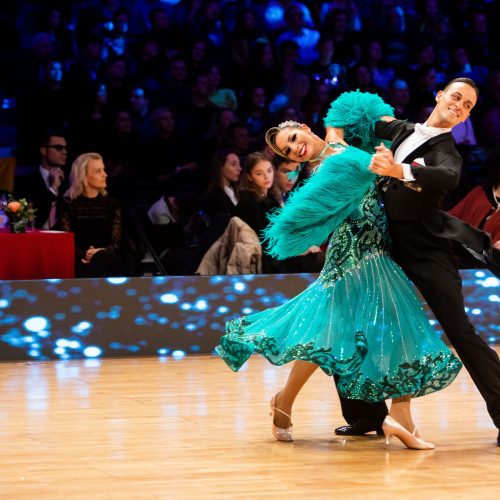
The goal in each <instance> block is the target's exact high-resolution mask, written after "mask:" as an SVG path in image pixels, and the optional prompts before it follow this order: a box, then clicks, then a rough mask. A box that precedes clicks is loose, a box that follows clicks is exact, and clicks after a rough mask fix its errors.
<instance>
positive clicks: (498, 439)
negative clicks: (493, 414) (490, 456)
mask: <svg viewBox="0 0 500 500" xmlns="http://www.w3.org/2000/svg"><path fill="white" fill-rule="evenodd" d="M497 446H500V431H498V436H497Z"/></svg>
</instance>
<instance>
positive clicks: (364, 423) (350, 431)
mask: <svg viewBox="0 0 500 500" xmlns="http://www.w3.org/2000/svg"><path fill="white" fill-rule="evenodd" d="M372 431H375V432H376V433H377V434H378V435H379V436H383V435H384V431H383V430H382V423H381V422H375V421H373V420H365V419H362V420H357V421H356V422H354V423H352V424H351V425H341V426H340V427H337V428H336V429H335V434H337V435H339V436H363V435H364V434H366V433H367V432H372Z"/></svg>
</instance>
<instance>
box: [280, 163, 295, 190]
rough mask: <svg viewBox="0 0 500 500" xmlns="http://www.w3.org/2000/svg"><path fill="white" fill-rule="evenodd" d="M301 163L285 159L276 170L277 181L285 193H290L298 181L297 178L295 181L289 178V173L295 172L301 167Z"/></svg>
mask: <svg viewBox="0 0 500 500" xmlns="http://www.w3.org/2000/svg"><path fill="white" fill-rule="evenodd" d="M299 166H300V163H299V162H296V161H290V162H288V161H285V162H284V163H282V164H281V165H280V166H279V167H278V169H277V170H276V182H277V184H278V187H279V189H280V190H281V191H282V192H283V193H288V192H290V191H291V190H292V188H293V186H294V185H295V183H296V182H297V178H295V179H294V180H293V181H292V180H290V179H289V178H288V174H289V173H290V172H294V171H295V170H297V168H299Z"/></svg>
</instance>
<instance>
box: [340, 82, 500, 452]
mask: <svg viewBox="0 0 500 500" xmlns="http://www.w3.org/2000/svg"><path fill="white" fill-rule="evenodd" d="M477 98H478V89H477V87H476V85H475V84H474V82H473V81H472V80H470V79H468V78H457V79H455V80H452V81H450V82H449V83H448V84H447V85H446V87H445V88H444V90H440V91H439V92H438V94H437V96H436V106H435V108H434V110H433V111H432V113H431V115H430V116H429V118H428V120H427V122H426V123H425V124H424V125H420V124H417V125H415V124H412V123H408V122H406V121H401V120H393V119H387V120H386V119H385V118H384V119H383V121H380V122H378V123H377V125H376V127H375V135H376V136H377V137H379V138H381V139H388V140H391V141H392V147H391V150H389V149H387V148H386V147H385V146H383V145H381V146H379V147H377V148H376V150H377V152H376V154H375V155H374V158H373V161H372V165H371V167H370V168H371V170H372V171H373V172H374V173H376V174H378V175H380V176H383V177H386V178H388V182H386V183H385V185H384V182H382V185H384V186H383V188H382V192H383V198H384V204H385V209H386V212H387V217H388V220H389V229H390V234H391V238H392V241H393V246H394V258H395V260H396V262H397V263H398V264H399V265H400V266H401V267H402V268H403V270H404V271H405V273H406V274H407V275H408V277H409V278H410V279H411V280H412V281H413V282H414V283H415V285H416V286H417V287H418V289H419V290H420V292H421V293H422V295H423V297H424V298H425V300H426V301H427V303H428V304H429V307H430V308H431V309H432V311H433V313H434V315H435V316H436V318H437V320H438V321H439V323H440V324H441V326H442V328H443V330H444V332H445V333H446V335H447V337H448V339H449V341H450V342H451V344H452V345H453V347H454V348H455V349H456V351H457V354H458V356H459V357H460V359H461V360H462V362H463V364H464V366H465V368H466V369H467V370H468V372H469V374H470V376H471V378H472V380H473V381H474V383H475V385H476V387H477V388H478V390H479V392H480V393H481V395H482V396H483V398H484V400H485V401H486V405H487V409H488V412H489V414H490V415H491V418H492V419H493V422H494V424H495V425H496V427H497V428H500V360H499V358H498V355H497V354H496V352H495V351H494V350H492V349H490V348H489V347H488V345H487V344H486V342H484V340H483V339H482V338H481V337H480V336H479V335H477V333H476V331H475V330H474V327H473V326H472V324H471V322H470V320H469V318H468V317H467V315H466V314H465V311H464V299H463V296H462V282H461V278H460V275H459V272H458V269H457V266H456V263H455V262H456V261H455V258H454V254H453V249H452V242H451V240H458V241H467V242H468V243H469V245H470V246H472V247H474V246H475V247H476V249H477V248H478V247H481V242H478V240H477V238H476V236H474V234H472V233H471V230H470V228H469V226H465V225H461V224H460V222H459V221H457V220H456V219H454V218H452V217H451V216H448V215H447V214H446V213H444V212H443V211H441V210H440V209H439V205H440V202H441V201H442V200H443V198H444V196H445V195H446V192H447V191H448V190H450V189H453V188H454V187H455V186H456V185H457V183H458V180H459V178H460V170H461V167H462V158H461V157H460V155H459V154H458V152H457V151H456V149H455V146H454V142H453V139H452V136H451V133H450V131H451V129H452V128H453V127H454V126H455V125H457V124H458V123H460V122H463V121H465V120H466V119H467V118H468V116H469V114H470V112H471V110H472V108H473V107H474V105H475V104H476V101H477ZM336 132H337V133H339V131H336ZM340 135H342V132H340ZM471 234H472V237H471ZM477 251H478V253H480V252H481V249H480V248H479V250H477ZM341 403H342V411H343V414H344V416H345V417H346V420H347V421H348V422H349V424H350V425H346V426H342V427H339V428H337V429H336V430H335V432H336V433H337V434H340V435H361V434H364V433H366V432H370V431H372V430H379V429H380V427H381V424H382V421H383V419H384V417H385V414H386V413H387V408H386V407H385V403H384V402H381V403H374V404H373V403H363V402H361V401H353V400H348V399H345V398H341ZM497 445H498V446H500V432H499V434H498V437H497Z"/></svg>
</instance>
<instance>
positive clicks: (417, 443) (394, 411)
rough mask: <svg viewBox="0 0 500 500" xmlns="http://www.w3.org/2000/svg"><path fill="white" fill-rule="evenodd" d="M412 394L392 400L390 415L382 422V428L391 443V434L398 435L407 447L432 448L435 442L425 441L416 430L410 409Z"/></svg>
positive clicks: (415, 448)
mask: <svg viewBox="0 0 500 500" xmlns="http://www.w3.org/2000/svg"><path fill="white" fill-rule="evenodd" d="M410 401H411V396H409V395H407V396H402V397H400V398H394V399H393V400H392V405H391V409H390V411H389V415H388V416H387V417H386V418H385V420H384V423H383V424H382V429H383V431H384V434H385V437H386V443H387V444H388V443H389V438H390V437H391V436H396V437H397V438H398V439H399V440H400V441H401V442H402V443H403V444H404V445H405V446H406V447H407V448H411V449H413V450H432V449H433V448H434V444H433V443H429V442H428V441H424V440H423V439H422V438H420V436H418V433H417V432H416V427H415V424H414V423H413V420H412V418H411V411H410Z"/></svg>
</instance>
